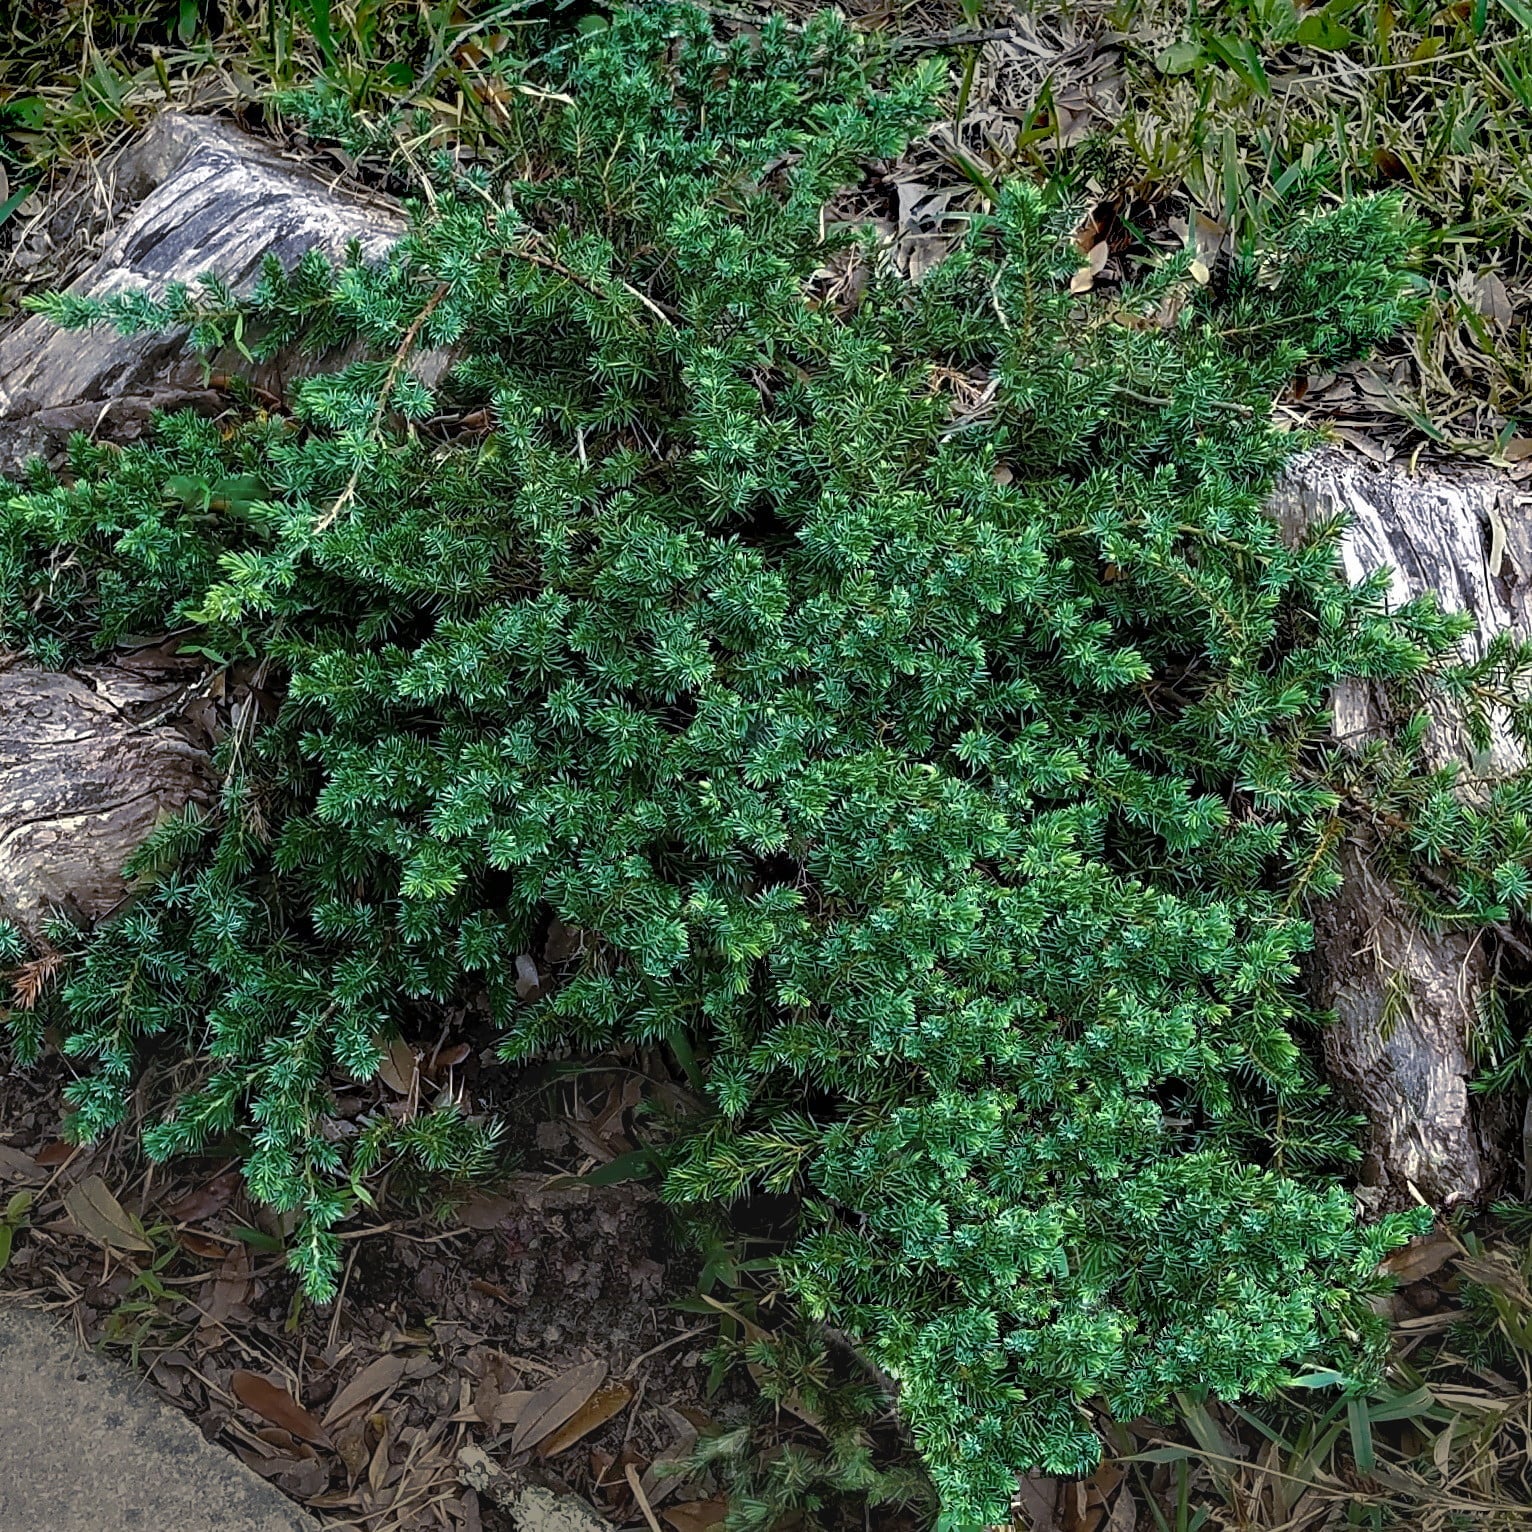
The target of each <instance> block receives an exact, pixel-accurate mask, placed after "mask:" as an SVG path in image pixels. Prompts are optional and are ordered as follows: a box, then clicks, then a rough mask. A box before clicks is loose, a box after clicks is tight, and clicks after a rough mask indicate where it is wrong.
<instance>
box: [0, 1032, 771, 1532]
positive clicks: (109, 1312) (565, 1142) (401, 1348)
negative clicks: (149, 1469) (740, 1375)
mask: <svg viewBox="0 0 1532 1532" xmlns="http://www.w3.org/2000/svg"><path fill="white" fill-rule="evenodd" d="M467 1054H468V1050H467V1049H466V1048H465V1047H463V1046H462V1045H459V1046H457V1047H455V1048H453V1049H451V1050H446V1049H441V1050H438V1051H437V1055H436V1057H435V1059H434V1060H433V1058H432V1057H430V1056H427V1053H426V1050H422V1051H421V1056H420V1057H418V1058H416V1059H414V1065H413V1067H414V1069H415V1070H416V1071H417V1076H416V1078H414V1079H412V1080H405V1079H401V1078H400V1076H399V1075H398V1074H397V1073H396V1072H395V1071H394V1070H392V1069H391V1070H389V1071H388V1072H387V1073H388V1075H389V1076H390V1078H391V1079H392V1081H393V1083H392V1084H390V1083H388V1082H386V1081H384V1082H378V1083H375V1085H374V1086H373V1087H372V1088H371V1092H370V1094H369V1095H368V1096H367V1097H366V1098H365V1099H364V1098H362V1097H358V1099H356V1100H355V1101H352V1102H346V1103H343V1106H344V1107H345V1108H346V1109H347V1110H349V1111H352V1112H354V1113H355V1114H357V1115H360V1114H361V1113H363V1112H364V1111H378V1110H390V1109H393V1110H398V1108H399V1106H400V1105H401V1103H403V1102H406V1101H407V1100H408V1093H409V1092H410V1091H411V1090H412V1089H413V1090H415V1091H416V1092H418V1089H419V1086H420V1082H421V1078H422V1077H425V1078H429V1076H430V1075H431V1074H432V1073H439V1074H441V1075H442V1076H445V1074H446V1073H447V1072H448V1071H453V1072H457V1073H462V1074H465V1075H466V1076H467V1078H466V1079H464V1080H462V1081H461V1082H460V1084H461V1088H463V1089H466V1090H468V1091H469V1092H470V1093H471V1094H473V1093H480V1092H483V1093H490V1092H493V1093H494V1094H495V1095H496V1096H497V1097H498V1098H499V1099H500V1100H501V1101H502V1102H504V1101H510V1102H513V1103H516V1104H517V1105H519V1106H520V1107H521V1108H522V1116H521V1118H520V1120H519V1121H518V1122H516V1123H515V1124H514V1128H513V1137H514V1139H515V1140H516V1141H515V1143H514V1145H513V1148H512V1150H511V1152H510V1158H511V1159H512V1160H514V1161H517V1162H519V1166H518V1168H517V1169H516V1170H515V1171H513V1172H512V1173H511V1174H510V1175H508V1176H507V1177H506V1178H505V1179H504V1180H503V1182H502V1184H501V1185H500V1188H499V1190H498V1191H496V1192H493V1193H491V1192H486V1191H477V1192H473V1193H470V1194H466V1195H464V1196H463V1197H462V1198H461V1199H460V1200H456V1201H455V1203H450V1202H449V1203H447V1204H446V1205H439V1206H434V1207H427V1206H422V1205H421V1204H420V1203H419V1202H418V1201H417V1199H416V1197H415V1196H414V1194H413V1192H412V1190H411V1189H408V1188H390V1187H388V1186H387V1185H385V1186H384V1187H383V1188H382V1192H381V1196H380V1199H379V1208H378V1211H377V1212H376V1213H375V1214H374V1215H372V1216H371V1218H370V1220H369V1221H367V1222H364V1223H362V1224H361V1226H348V1227H347V1228H346V1229H345V1230H344V1231H343V1234H342V1237H343V1239H344V1240H345V1242H346V1245H347V1255H346V1259H345V1266H344V1278H343V1282H342V1289H341V1293H340V1296H339V1298H338V1300H337V1301H336V1302H335V1303H334V1304H331V1305H325V1306H324V1307H315V1306H314V1305H312V1304H309V1303H306V1302H304V1301H303V1300H302V1298H301V1295H300V1294H299V1293H298V1291H297V1287H296V1283H295V1281H294V1279H293V1278H292V1276H291V1275H290V1274H289V1273H288V1272H287V1271H286V1270H285V1268H284V1266H283V1257H282V1253H281V1241H282V1238H283V1236H284V1234H285V1233H287V1232H289V1231H287V1230H285V1229H283V1227H282V1226H281V1225H280V1223H279V1222H277V1221H276V1220H274V1219H273V1217H272V1215H270V1214H269V1213H268V1212H266V1211H264V1210H261V1209H257V1208H255V1207H253V1206H252V1205H251V1204H250V1202H249V1201H248V1200H247V1198H246V1196H245V1194H244V1191H243V1189H242V1185H241V1182H240V1180H239V1176H238V1172H237V1169H236V1168H235V1165H234V1162H233V1160H232V1158H229V1159H224V1160H218V1159H211V1160H206V1161H203V1162H200V1163H192V1164H189V1165H177V1166H175V1167H172V1168H171V1170H170V1172H169V1173H168V1174H167V1173H166V1172H165V1171H164V1170H160V1171H155V1170H153V1169H152V1168H151V1167H149V1166H147V1165H146V1164H144V1163H143V1162H142V1161H141V1160H140V1159H138V1158H137V1157H136V1155H135V1153H134V1151H133V1150H132V1149H131V1148H130V1147H129V1146H130V1145H131V1143H132V1141H133V1134H132V1132H131V1131H130V1129H128V1128H125V1129H124V1130H123V1131H122V1132H120V1133H119V1134H118V1135H116V1136H115V1137H114V1139H113V1140H111V1141H109V1142H106V1143H104V1144H101V1145H99V1146H96V1147H94V1148H84V1149H73V1148H71V1147H70V1146H69V1145H67V1144H66V1143H65V1142H64V1140H63V1138H62V1136H61V1127H62V1122H63V1118H62V1114H61V1110H60V1108H61V1096H60V1091H61V1089H62V1087H63V1085H64V1084H65V1083H66V1081H67V1078H68V1075H67V1070H66V1067H65V1066H64V1064H63V1063H62V1062H61V1061H59V1060H58V1059H57V1058H54V1059H53V1060H51V1061H49V1062H47V1063H45V1064H44V1065H43V1066H41V1068H40V1069H39V1070H35V1071H32V1072H31V1073H29V1074H27V1075H21V1074H19V1073H8V1074H4V1075H0V1208H5V1207H7V1206H8V1205H10V1204H11V1203H12V1202H13V1200H14V1199H15V1198H16V1196H17V1194H18V1193H22V1194H26V1193H29V1194H30V1199H31V1200H30V1205H29V1206H26V1207H25V1208H24V1211H22V1213H21V1215H20V1217H18V1218H16V1219H15V1220H14V1222H15V1227H14V1230H13V1234H12V1238H11V1240H10V1244H11V1249H10V1252H9V1262H8V1264H6V1266H5V1269H4V1271H3V1273H0V1302H7V1303H31V1304H34V1305H39V1306H44V1307H47V1308H50V1309H54V1310H62V1311H65V1312H67V1314H68V1317H69V1319H70V1320H71V1322H72V1324H73V1325H74V1327H75V1329H76V1330H77V1331H78V1332H79V1334H80V1335H81V1337H82V1338H83V1339H84V1340H86V1341H87V1342H89V1343H92V1344H96V1345H100V1346H102V1347H104V1348H107V1349H109V1350H115V1351H118V1352H120V1353H122V1354H124V1355H126V1356H128V1357H130V1358H131V1359H132V1360H133V1361H134V1362H136V1363H137V1364H138V1365H139V1366H140V1367H142V1368H143V1369H144V1370H145V1372H146V1374H147V1376H148V1378H149V1379H150V1381H151V1382H152V1383H153V1384H154V1386H155V1387H156V1388H157V1389H158V1390H159V1391H160V1392H161V1393H162V1394H163V1395H164V1396H165V1397H166V1398H167V1399H169V1400H171V1401H172V1402H173V1403H174V1404H175V1405H177V1406H178V1407H179V1408H180V1409H182V1410H184V1411H186V1412H187V1413H188V1414H189V1415H190V1416H191V1417H192V1418H193V1419H194V1420H195V1421H196V1422H197V1424H198V1426H199V1427H200V1429H201V1430H202V1431H203V1433H204V1434H205V1435H206V1436H208V1437H209V1438H215V1437H219V1438H222V1439H223V1440H224V1441H225V1442H226V1443H227V1445H229V1446H230V1447H231V1448H232V1449H233V1450H234V1451H235V1452H236V1453H237V1454H238V1455H239V1456H240V1457H241V1458H242V1459H243V1460H244V1461H245V1462H246V1463H247V1464H249V1465H250V1466H251V1467H252V1468H254V1469H255V1470H256V1471H257V1472H259V1473H261V1474H262V1475H263V1476H265V1477H267V1478H268V1479H271V1480H273V1481H274V1482H275V1483H276V1484H278V1485H279V1486H280V1487H281V1488H282V1489H284V1490H285V1491H287V1492H288V1493H289V1494H290V1495H291V1496H293V1498H294V1499H296V1500H298V1501H300V1502H301V1503H302V1504H304V1505H306V1506H307V1507H309V1508H310V1509H311V1510H312V1511H314V1512H316V1513H317V1514H319V1515H320V1516H321V1517H322V1518H324V1519H326V1520H328V1521H330V1522H331V1523H332V1524H334V1525H340V1526H358V1527H366V1528H368V1529H370V1532H405V1529H412V1528H427V1527H445V1528H462V1529H474V1528H481V1529H495V1528H500V1527H505V1528H509V1527H510V1526H511V1525H512V1523H511V1521H510V1520H509V1519H507V1518H506V1517H505V1516H504V1515H503V1514H502V1513H501V1511H499V1510H498V1509H497V1506H496V1502H497V1500H505V1499H507V1498H508V1497H509V1496H510V1495H511V1494H512V1493H513V1492H514V1491H515V1490H516V1489H517V1488H518V1487H519V1486H520V1485H522V1484H524V1483H532V1484H537V1485H542V1486H545V1487H547V1488H548V1489H550V1490H552V1491H554V1492H555V1493H557V1494H561V1495H562V1494H567V1493H573V1494H576V1495H578V1496H580V1497H581V1498H582V1499H583V1500H584V1501H586V1502H587V1503H588V1504H589V1505H590V1506H592V1507H594V1508H595V1509H596V1510H597V1511H599V1512H600V1515H601V1517H602V1518H603V1519H604V1520H605V1521H606V1522H607V1523H609V1524H612V1525H618V1526H622V1525H630V1524H631V1525H646V1524H647V1525H651V1526H652V1525H655V1524H657V1523H656V1520H655V1518H660V1521H659V1523H658V1524H662V1525H665V1526H668V1527H670V1528H671V1529H673V1532H694V1529H701V1528H705V1527H707V1526H710V1525H713V1524H714V1523H715V1522H716V1521H717V1520H718V1519H720V1518H721V1516H722V1502H721V1500H720V1499H718V1498H717V1496H716V1490H717V1485H716V1484H715V1483H714V1482H713V1481H712V1479H711V1478H710V1477H708V1476H707V1475H705V1474H704V1475H700V1476H698V1475H691V1476H688V1475H685V1474H682V1475H680V1476H676V1475H673V1474H672V1475H667V1474H666V1473H665V1469H664V1465H665V1464H666V1462H667V1461H669V1462H674V1461H676V1460H678V1459H680V1458H682V1457H685V1456H686V1455H687V1453H688V1450H689V1449H690V1448H691V1447H692V1446H693V1445H694V1443H695V1442H696V1439H697V1436H698V1433H699V1432H710V1431H714V1430H716V1429H718V1428H720V1427H725V1426H727V1425H729V1424H730V1423H732V1422H735V1421H738V1420H739V1419H741V1418H742V1414H743V1408H744V1407H743V1405H742V1404H741V1403H740V1402H739V1400H738V1398H737V1397H736V1390H735V1389H734V1388H733V1387H732V1386H731V1384H730V1383H729V1382H727V1381H726V1382H725V1383H724V1385H723V1387H722V1388H721V1389H718V1390H715V1391H714V1393H713V1394H712V1395H711V1396H710V1394H709V1389H708V1374H709V1361H708V1358H707V1352H708V1349H709V1347H710V1345H711V1344H712V1343H713V1341H714V1340H715V1339H716V1338H717V1333H718V1323H719V1320H720V1319H721V1318H722V1317H723V1316H722V1314H717V1315H713V1316H712V1317H707V1306H706V1304H700V1303H699V1304H698V1305H697V1306H698V1307H700V1308H701V1309H702V1310H703V1313H702V1314H701V1315H699V1314H696V1313H687V1312H682V1311H679V1310H677V1309H676V1308H675V1307H674V1306H673V1302H674V1300H675V1299H676V1298H677V1297H678V1296H680V1295H685V1294H687V1293H695V1292H696V1281H695V1278H696V1265H697V1260H696V1257H695V1255H692V1254H690V1253H688V1252H686V1251H684V1250H683V1249H681V1248H680V1244H679V1238H678V1231H677V1227H676V1225H675V1224H674V1221H673V1219H672V1218H671V1216H670V1215H669V1213H668V1212H667V1211H666V1210H665V1209H663V1208H662V1206H661V1205H660V1203H659V1201H658V1199H657V1198H656V1197H655V1195H654V1193H653V1192H652V1191H651V1190H650V1189H649V1188H648V1187H646V1186H644V1185H643V1184H641V1183H639V1182H637V1181H623V1182H619V1183H617V1184H613V1185H608V1186H599V1185H598V1186H590V1185H585V1184H579V1183H578V1181H577V1179H576V1178H578V1177H579V1176H580V1175H581V1174H582V1173H584V1174H589V1173H590V1172H591V1171H592V1170H593V1169H595V1168H597V1167H599V1166H601V1165H603V1164H607V1165H610V1164H611V1163H612V1162H613V1161H615V1160H617V1158H618V1156H619V1155H621V1154H623V1153H628V1152H631V1150H632V1149H633V1148H634V1147H635V1146H634V1142H633V1140H632V1138H631V1137H629V1134H630V1133H631V1131H632V1126H631V1116H632V1112H633V1109H634V1107H635V1106H636V1105H637V1103H638V1102H639V1100H640V1096H641V1093H640V1089H639V1077H638V1076H637V1075H636V1074H635V1073H634V1072H633V1070H632V1069H627V1070H623V1071H617V1070H602V1069H593V1070H587V1071H585V1072H582V1073H580V1074H578V1075H570V1076H568V1077H566V1078H565V1079H563V1080H560V1081H551V1082H550V1081H548V1080H546V1079H543V1080H536V1081H534V1080H532V1079H529V1078H527V1077H521V1078H518V1079H517V1080H515V1081H514V1082H507V1081H506V1080H505V1079H502V1078H499V1077H500V1076H504V1075H505V1074H506V1073H507V1072H506V1071H504V1070H503V1069H501V1067H500V1066H499V1065H498V1064H494V1063H490V1064H488V1065H486V1064H484V1063H483V1062H482V1061H481V1060H480V1059H479V1057H478V1056H477V1054H474V1055H473V1056H472V1057H469V1056H467ZM448 1059H450V1060H454V1061H455V1062H453V1063H450V1064H445V1063H443V1062H442V1061H443V1060H448ZM534 1085H538V1086H540V1087H541V1088H538V1089H533V1088H532V1087H533V1086H534ZM398 1086H402V1087H403V1090H402V1091H401V1090H399V1089H397V1088H396V1087H398ZM539 1114H541V1115H539ZM600 1524H601V1522H600V1521H593V1522H592V1525H597V1526H599V1525H600Z"/></svg>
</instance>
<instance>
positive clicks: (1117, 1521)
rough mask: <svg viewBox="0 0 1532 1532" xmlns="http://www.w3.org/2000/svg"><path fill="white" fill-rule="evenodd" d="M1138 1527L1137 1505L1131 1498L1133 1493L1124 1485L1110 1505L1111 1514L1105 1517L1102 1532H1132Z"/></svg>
mask: <svg viewBox="0 0 1532 1532" xmlns="http://www.w3.org/2000/svg"><path fill="white" fill-rule="evenodd" d="M1137 1525H1138V1503H1137V1502H1136V1501H1135V1500H1134V1498H1133V1491H1132V1490H1131V1489H1129V1488H1128V1486H1127V1485H1126V1484H1124V1485H1123V1487H1122V1488H1121V1490H1119V1491H1118V1494H1117V1499H1116V1501H1115V1502H1114V1503H1113V1505H1112V1514H1111V1515H1110V1516H1109V1517H1107V1522H1106V1526H1105V1527H1103V1528H1102V1532H1133V1529H1134V1528H1135V1527H1136V1526H1137Z"/></svg>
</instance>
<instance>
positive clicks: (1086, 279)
mask: <svg viewBox="0 0 1532 1532" xmlns="http://www.w3.org/2000/svg"><path fill="white" fill-rule="evenodd" d="M1111 253H1112V251H1111V247H1110V246H1109V245H1108V244H1107V242H1106V241H1105V240H1104V239H1098V240H1097V241H1096V243H1095V244H1094V245H1092V246H1091V247H1090V249H1089V251H1087V252H1086V256H1085V264H1084V265H1083V266H1082V267H1081V268H1080V269H1079V270H1078V271H1077V272H1076V273H1075V274H1074V276H1072V277H1071V278H1070V279H1069V290H1070V292H1072V293H1088V292H1089V291H1090V290H1091V287H1092V285H1093V284H1094V282H1095V280H1096V278H1097V277H1099V276H1100V275H1101V273H1102V271H1103V270H1104V269H1105V267H1106V263H1107V258H1108V257H1109V256H1110V255H1111Z"/></svg>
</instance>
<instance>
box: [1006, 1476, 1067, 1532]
mask: <svg viewBox="0 0 1532 1532" xmlns="http://www.w3.org/2000/svg"><path fill="white" fill-rule="evenodd" d="M1016 1493H1017V1501H1018V1509H1019V1511H1020V1515H1019V1516H1018V1518H1017V1522H1016V1525H1017V1527H1018V1529H1020V1532H1058V1525H1059V1481H1058V1480H1057V1479H1052V1478H1037V1479H1034V1478H1030V1477H1029V1478H1025V1479H1023V1480H1022V1481H1021V1482H1020V1483H1019V1484H1018V1485H1017V1486H1016Z"/></svg>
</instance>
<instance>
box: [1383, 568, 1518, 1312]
mask: <svg viewBox="0 0 1532 1532" xmlns="http://www.w3.org/2000/svg"><path fill="white" fill-rule="evenodd" d="M1491 573H1494V570H1493V568H1492V569H1491ZM1457 1253H1458V1247H1457V1244H1456V1242H1455V1241H1454V1240H1453V1239H1452V1238H1451V1237H1450V1236H1448V1235H1446V1234H1426V1235H1422V1236H1421V1238H1419V1239H1412V1240H1411V1241H1410V1242H1409V1244H1407V1245H1403V1246H1401V1247H1400V1248H1399V1249H1398V1250H1393V1251H1390V1252H1389V1254H1388V1255H1386V1256H1384V1257H1383V1269H1384V1271H1386V1272H1388V1273H1389V1274H1390V1275H1391V1276H1394V1277H1397V1278H1398V1279H1399V1283H1400V1285H1401V1286H1403V1287H1408V1286H1409V1285H1410V1283H1412V1282H1419V1281H1421V1280H1422V1279H1423V1278H1425V1277H1429V1276H1430V1275H1431V1273H1432V1272H1435V1271H1440V1270H1441V1269H1442V1267H1443V1266H1445V1265H1446V1264H1447V1262H1448V1261H1450V1260H1451V1259H1452V1258H1453V1256H1455V1255H1456V1254H1457Z"/></svg>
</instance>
